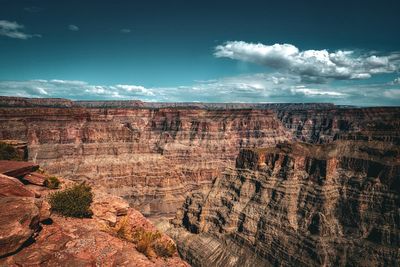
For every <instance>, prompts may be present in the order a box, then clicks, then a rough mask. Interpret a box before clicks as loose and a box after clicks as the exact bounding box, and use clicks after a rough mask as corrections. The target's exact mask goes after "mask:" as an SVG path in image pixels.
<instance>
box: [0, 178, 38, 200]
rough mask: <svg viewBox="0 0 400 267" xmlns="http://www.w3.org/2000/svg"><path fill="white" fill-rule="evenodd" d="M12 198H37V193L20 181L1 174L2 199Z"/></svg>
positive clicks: (0, 192) (0, 189)
mask: <svg viewBox="0 0 400 267" xmlns="http://www.w3.org/2000/svg"><path fill="white" fill-rule="evenodd" d="M11 196H14V197H35V193H34V192H32V191H31V190H29V189H28V188H26V187H25V186H24V184H23V183H21V182H20V181H19V180H18V179H16V178H14V177H10V176H7V175H3V174H0V198H1V197H11Z"/></svg>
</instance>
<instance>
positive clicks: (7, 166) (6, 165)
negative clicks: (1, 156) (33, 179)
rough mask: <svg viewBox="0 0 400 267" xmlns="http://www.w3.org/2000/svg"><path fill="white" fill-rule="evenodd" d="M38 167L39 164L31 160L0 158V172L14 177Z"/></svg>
mask: <svg viewBox="0 0 400 267" xmlns="http://www.w3.org/2000/svg"><path fill="white" fill-rule="evenodd" d="M37 169H39V165H38V164H36V163H33V162H26V161H12V160H0V173H1V174H5V175H8V176H12V177H15V178H19V177H22V176H24V175H27V174H29V173H31V172H34V171H36V170H37Z"/></svg>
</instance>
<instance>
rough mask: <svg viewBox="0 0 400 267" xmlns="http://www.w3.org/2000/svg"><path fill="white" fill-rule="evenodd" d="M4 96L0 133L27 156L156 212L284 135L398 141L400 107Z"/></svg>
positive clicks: (167, 210) (165, 211)
mask: <svg viewBox="0 0 400 267" xmlns="http://www.w3.org/2000/svg"><path fill="white" fill-rule="evenodd" d="M2 101H3V102H2V103H3V108H1V109H0V139H19V140H22V141H24V142H27V143H28V147H29V158H30V160H33V161H35V162H37V163H40V164H41V165H42V166H43V167H44V168H46V170H48V171H49V172H50V173H52V174H55V175H60V176H64V177H66V178H70V179H73V180H80V181H83V180H86V181H89V182H90V183H92V184H95V185H100V186H104V187H105V188H106V189H107V191H108V192H109V193H112V194H114V195H117V196H122V197H124V198H125V199H127V200H128V201H129V202H130V204H131V205H132V206H134V207H136V208H138V209H140V210H141V211H142V212H143V213H144V214H145V215H153V216H156V215H161V216H164V215H165V216H169V215H173V214H174V213H175V211H176V209H177V208H178V207H180V206H181V204H182V203H183V202H184V199H185V197H184V195H185V194H186V193H188V192H191V191H193V190H195V189H200V188H206V187H208V186H209V185H210V184H211V182H212V181H213V179H215V177H217V176H219V175H220V174H221V171H222V170H224V169H225V168H226V167H234V164H235V158H236V155H237V154H238V151H239V149H240V148H244V147H262V146H269V145H273V144H276V143H278V142H282V141H288V140H301V141H305V142H309V143H329V142H333V141H335V140H364V141H365V140H369V141H373V140H375V141H382V142H385V143H392V144H398V143H399V137H398V128H399V118H400V109H399V108H358V109H357V108H338V107H335V106H334V105H332V104H218V103H216V104H204V103H195V104H193V103H139V102H138V103H136V102H135V103H134V102H132V103H131V102H121V103H119V102H112V101H111V102H107V101H105V102H104V101H103V102H101V101H100V102H72V101H69V102H68V101H65V100H51V101H50V100H47V99H45V100H43V101H40V100H30V99H20V98H16V99H14V98H13V99H9V98H3V99H2ZM13 101H14V102H13ZM21 101H22V102H21ZM24 101H25V102H26V103H27V104H26V105H25V104H24V103H25V102H24ZM49 101H50V102H49ZM52 101H53V102H52ZM58 102H60V103H58ZM57 103H58V104H57ZM17 106H23V107H24V108H17ZM59 107H64V108H59ZM65 107H68V108H65ZM87 107H90V108H87ZM99 107H105V108H99ZM121 107H125V108H121Z"/></svg>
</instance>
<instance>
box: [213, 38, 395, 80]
mask: <svg viewBox="0 0 400 267" xmlns="http://www.w3.org/2000/svg"><path fill="white" fill-rule="evenodd" d="M214 55H215V56H216V57H226V58H231V59H236V60H240V61H246V62H252V63H256V64H260V65H264V66H267V67H270V68H273V69H277V70H280V71H286V72H288V73H291V74H295V75H299V76H300V77H301V78H302V79H303V81H306V82H315V83H320V82H326V81H327V80H330V79H332V80H352V79H367V78H370V77H371V75H374V74H381V73H393V72H395V71H397V70H399V68H400V56H399V54H398V53H392V54H389V55H383V56H377V55H370V54H357V53H356V52H355V51H342V50H339V51H336V52H329V51H328V50H325V49H324V50H305V51H300V50H299V49H298V48H297V47H296V46H294V45H291V44H274V45H264V44H260V43H258V44H253V43H246V42H243V41H231V42H226V43H225V44H223V45H219V46H217V47H216V48H215V53H214Z"/></svg>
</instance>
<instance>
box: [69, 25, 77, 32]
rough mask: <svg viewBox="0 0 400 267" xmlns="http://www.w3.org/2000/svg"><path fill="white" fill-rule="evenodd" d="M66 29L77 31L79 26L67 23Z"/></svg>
mask: <svg viewBox="0 0 400 267" xmlns="http://www.w3.org/2000/svg"><path fill="white" fill-rule="evenodd" d="M68 30H70V31H73V32H76V31H79V27H78V26H76V25H73V24H70V25H68Z"/></svg>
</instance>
